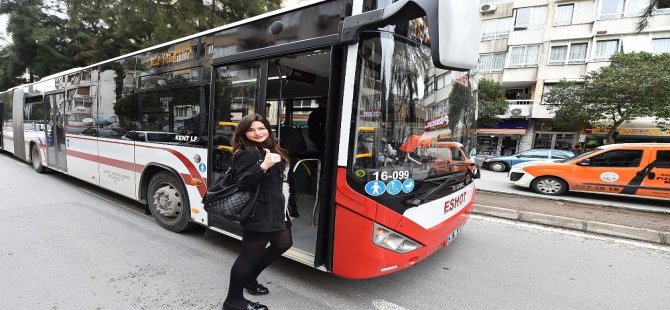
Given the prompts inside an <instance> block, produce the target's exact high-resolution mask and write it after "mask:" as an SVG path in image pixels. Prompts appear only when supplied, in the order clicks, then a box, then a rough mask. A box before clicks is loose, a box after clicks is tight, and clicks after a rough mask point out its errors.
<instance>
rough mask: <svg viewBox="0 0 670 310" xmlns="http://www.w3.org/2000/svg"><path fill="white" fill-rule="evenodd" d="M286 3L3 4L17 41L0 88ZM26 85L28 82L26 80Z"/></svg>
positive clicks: (24, 0) (72, 0)
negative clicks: (19, 77)
mask: <svg viewBox="0 0 670 310" xmlns="http://www.w3.org/2000/svg"><path fill="white" fill-rule="evenodd" d="M280 6H281V0H244V1H239V0H150V1H147V0H99V1H89V0H61V1H51V0H48V1H47V0H0V14H8V15H9V23H8V29H7V30H8V33H9V34H10V35H11V37H12V41H13V43H12V44H11V45H9V46H7V47H6V48H5V49H3V51H2V55H1V56H2V59H1V60H0V85H12V86H13V85H16V84H17V83H16V82H17V80H16V77H17V76H21V75H23V74H24V73H26V72H28V73H29V74H31V78H30V80H31V81H33V80H35V78H34V77H32V75H34V76H36V77H43V76H46V75H50V74H53V73H56V72H59V71H63V70H66V69H69V68H73V67H78V66H85V65H90V64H93V63H96V62H100V61H103V60H106V59H110V58H113V57H116V56H119V55H123V54H127V53H130V52H133V51H136V50H139V49H142V48H146V47H150V46H153V45H156V44H159V43H163V42H167V41H170V40H173V39H177V38H180V37H184V36H187V35H190V34H194V33H197V32H200V31H204V30H207V29H211V28H214V27H217V26H222V25H224V24H228V23H232V22H235V21H238V20H241V19H244V18H247V17H251V16H255V15H258V14H261V13H264V12H267V11H269V10H275V9H278V8H279V7H280ZM23 82H25V81H23Z"/></svg>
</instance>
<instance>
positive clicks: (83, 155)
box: [65, 150, 144, 172]
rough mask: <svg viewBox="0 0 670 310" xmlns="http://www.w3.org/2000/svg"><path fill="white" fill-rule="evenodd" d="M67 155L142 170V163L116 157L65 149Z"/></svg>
mask: <svg viewBox="0 0 670 310" xmlns="http://www.w3.org/2000/svg"><path fill="white" fill-rule="evenodd" d="M65 152H66V154H67V155H68V156H73V157H78V158H81V159H85V160H89V161H94V162H97V163H100V164H103V165H107V166H112V167H116V168H120V169H124V170H130V171H134V172H142V171H143V170H144V166H143V165H138V164H135V163H131V162H127V161H124V160H118V159H113V158H109V157H103V156H97V155H92V154H88V153H84V152H77V151H73V150H66V151H65Z"/></svg>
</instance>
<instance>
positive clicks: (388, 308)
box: [372, 299, 407, 310]
mask: <svg viewBox="0 0 670 310" xmlns="http://www.w3.org/2000/svg"><path fill="white" fill-rule="evenodd" d="M372 305H373V306H375V308H376V309H379V310H407V308H403V307H401V306H398V305H396V304H394V303H392V302H388V301H386V300H383V299H375V300H373V301H372Z"/></svg>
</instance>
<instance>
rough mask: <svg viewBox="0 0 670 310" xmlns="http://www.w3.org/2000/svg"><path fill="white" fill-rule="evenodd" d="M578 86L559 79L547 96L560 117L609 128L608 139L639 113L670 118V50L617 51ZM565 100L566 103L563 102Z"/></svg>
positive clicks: (658, 121) (643, 115) (659, 119)
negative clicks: (669, 103) (661, 52)
mask: <svg viewBox="0 0 670 310" xmlns="http://www.w3.org/2000/svg"><path fill="white" fill-rule="evenodd" d="M583 79H584V84H583V85H582V86H581V87H579V86H575V85H574V84H572V85H571V84H570V83H567V82H565V83H559V85H558V86H557V87H554V88H552V90H551V91H550V92H549V95H548V96H547V99H548V100H549V102H552V103H554V102H555V103H554V104H553V105H552V106H551V107H552V109H554V110H555V111H556V113H557V115H558V116H559V117H561V118H570V117H572V118H575V119H579V118H582V117H583V120H585V121H588V122H590V123H591V124H594V125H599V126H601V127H604V128H607V129H608V132H607V141H608V143H613V142H614V141H613V139H612V136H613V135H614V133H615V132H616V131H617V129H618V128H619V126H620V125H621V124H623V123H624V122H628V121H630V120H633V119H635V118H638V117H655V118H656V121H657V123H659V124H661V125H663V124H664V123H665V122H664V121H665V120H667V119H668V118H670V106H669V105H668V102H670V88H669V87H668V86H667V85H670V53H665V54H660V55H653V54H650V53H646V52H640V53H628V54H614V55H613V56H612V58H611V65H610V66H607V67H602V68H600V69H599V70H596V71H592V72H589V73H587V74H586V75H584V76H583ZM561 103H565V105H563V104H561Z"/></svg>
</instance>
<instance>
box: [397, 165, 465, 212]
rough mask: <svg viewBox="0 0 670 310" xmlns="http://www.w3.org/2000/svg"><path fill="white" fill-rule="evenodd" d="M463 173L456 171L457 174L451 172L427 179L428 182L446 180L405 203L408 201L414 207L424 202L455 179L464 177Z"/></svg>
mask: <svg viewBox="0 0 670 310" xmlns="http://www.w3.org/2000/svg"><path fill="white" fill-rule="evenodd" d="M462 174H463V173H455V174H450V175H447V176H443V177H438V178H433V179H430V180H425V181H424V182H426V181H437V180H444V181H442V183H440V184H439V185H437V186H435V188H433V189H431V190H428V191H425V192H423V193H421V194H418V195H417V196H414V199H410V200H407V201H406V202H405V203H407V204H408V205H410V206H413V207H416V206H418V205H420V204H422V203H423V202H424V201H426V199H428V197H430V196H431V195H432V194H434V193H435V192H437V191H439V190H441V189H442V188H444V187H445V186H447V185H449V184H451V183H453V182H454V181H457V180H459V179H460V178H461V177H462Z"/></svg>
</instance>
